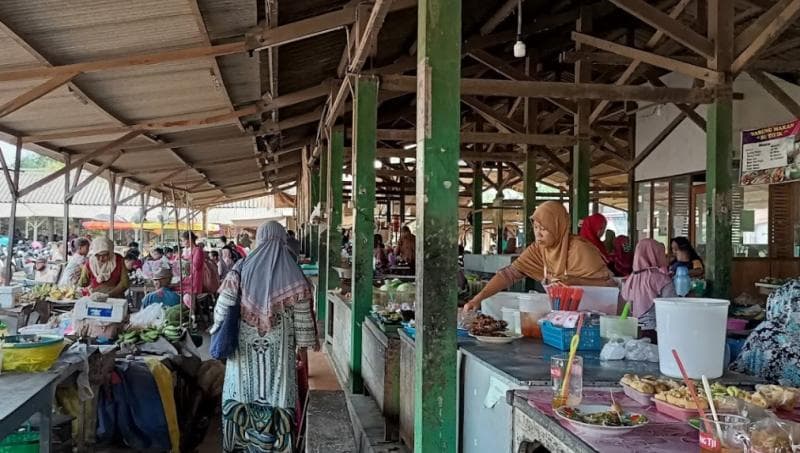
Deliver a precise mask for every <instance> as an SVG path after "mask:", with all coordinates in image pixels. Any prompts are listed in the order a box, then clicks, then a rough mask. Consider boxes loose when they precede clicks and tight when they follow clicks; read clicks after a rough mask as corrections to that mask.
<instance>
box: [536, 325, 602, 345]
mask: <svg viewBox="0 0 800 453" xmlns="http://www.w3.org/2000/svg"><path fill="white" fill-rule="evenodd" d="M575 330H576V329H565V328H563V327H559V326H554V325H553V323H551V322H550V321H543V322H542V341H543V342H544V344H546V345H549V346H552V347H554V348H556V349H560V350H562V351H567V350H569V344H570V342H571V341H572V336H573V335H575ZM601 349H603V340H602V339H601V338H600V325H599V324H595V323H592V324H589V325H584V326H583V328H582V329H581V340H580V342H579V343H578V350H579V351H599V350H601Z"/></svg>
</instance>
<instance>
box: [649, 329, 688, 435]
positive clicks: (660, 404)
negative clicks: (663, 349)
mask: <svg viewBox="0 0 800 453" xmlns="http://www.w3.org/2000/svg"><path fill="white" fill-rule="evenodd" d="M660 340H661V339H660V338H659V341H660ZM681 360H683V359H681ZM653 402H655V403H656V410H657V411H659V412H661V413H662V414H664V415H668V416H670V417H672V418H674V419H677V420H682V421H685V422H688V421H689V420H691V419H693V418H696V417H697V409H686V408H683V407H678V406H675V405H672V404H669V403H668V402H666V401H661V400H657V399H655V398H653Z"/></svg>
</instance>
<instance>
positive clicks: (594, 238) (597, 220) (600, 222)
mask: <svg viewBox="0 0 800 453" xmlns="http://www.w3.org/2000/svg"><path fill="white" fill-rule="evenodd" d="M607 224H608V220H606V216H604V215H603V214H600V213H597V214H592V215H590V216H589V217H586V218H585V219H583V223H582V224H581V231H580V236H581V237H582V238H584V239H586V240H587V241H589V242H591V243H592V244H594V246H595V247H597V250H599V251H600V254H601V255H603V258H604V259H606V260H607V259H608V251H606V246H605V245H603V242H602V241H601V240H600V233H601V232H602V231H603V230H605V229H606V225H607Z"/></svg>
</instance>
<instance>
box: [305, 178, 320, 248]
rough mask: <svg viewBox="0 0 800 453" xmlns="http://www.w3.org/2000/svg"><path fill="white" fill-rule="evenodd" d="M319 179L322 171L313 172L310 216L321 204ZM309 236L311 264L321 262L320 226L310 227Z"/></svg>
mask: <svg viewBox="0 0 800 453" xmlns="http://www.w3.org/2000/svg"><path fill="white" fill-rule="evenodd" d="M319 179H320V171H319V170H315V171H312V172H311V207H310V208H309V210H308V212H309V214H310V213H311V212H312V211H313V210H314V208H315V207H316V206H317V204H318V203H319ZM308 230H309V231H308V235H309V237H310V239H309V241H310V244H309V252H310V253H309V256H311V262H312V263H316V262H317V260H319V226H317V225H311V224H309V225H308Z"/></svg>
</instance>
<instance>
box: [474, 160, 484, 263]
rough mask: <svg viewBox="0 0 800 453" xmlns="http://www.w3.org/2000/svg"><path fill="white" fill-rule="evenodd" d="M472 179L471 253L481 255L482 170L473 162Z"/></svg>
mask: <svg viewBox="0 0 800 453" xmlns="http://www.w3.org/2000/svg"><path fill="white" fill-rule="evenodd" d="M474 165H475V168H474V174H475V176H473V177H472V253H474V254H476V255H480V254H482V253H483V211H482V210H483V169H482V168H481V163H480V162H475V164H474Z"/></svg>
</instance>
